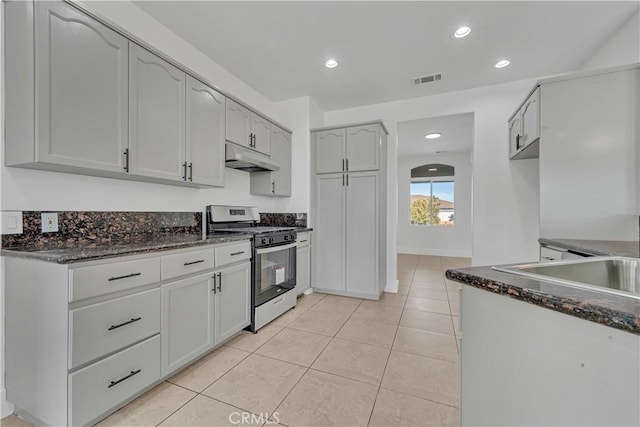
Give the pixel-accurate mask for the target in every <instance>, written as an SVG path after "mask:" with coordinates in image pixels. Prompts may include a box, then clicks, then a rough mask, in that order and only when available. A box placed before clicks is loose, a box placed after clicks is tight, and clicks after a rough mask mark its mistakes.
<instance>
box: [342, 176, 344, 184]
mask: <svg viewBox="0 0 640 427" xmlns="http://www.w3.org/2000/svg"><path fill="white" fill-rule="evenodd" d="M342 186H343V187H344V174H342Z"/></svg>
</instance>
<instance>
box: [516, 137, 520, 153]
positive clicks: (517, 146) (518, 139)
mask: <svg viewBox="0 0 640 427" xmlns="http://www.w3.org/2000/svg"><path fill="white" fill-rule="evenodd" d="M519 149H520V134H518V135H516V150H519Z"/></svg>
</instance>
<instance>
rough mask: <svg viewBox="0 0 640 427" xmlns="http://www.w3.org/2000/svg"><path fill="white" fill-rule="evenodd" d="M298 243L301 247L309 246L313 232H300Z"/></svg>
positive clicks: (297, 238)
mask: <svg viewBox="0 0 640 427" xmlns="http://www.w3.org/2000/svg"><path fill="white" fill-rule="evenodd" d="M296 243H297V246H298V247H299V248H304V247H306V246H309V245H310V244H311V233H309V232H308V231H304V232H302V233H298V235H297V237H296Z"/></svg>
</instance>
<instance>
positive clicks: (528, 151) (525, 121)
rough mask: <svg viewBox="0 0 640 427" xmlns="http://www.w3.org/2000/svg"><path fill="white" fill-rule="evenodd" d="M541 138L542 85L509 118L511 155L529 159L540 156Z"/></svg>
mask: <svg viewBox="0 0 640 427" xmlns="http://www.w3.org/2000/svg"><path fill="white" fill-rule="evenodd" d="M539 139H540V87H537V88H536V89H535V90H534V91H533V92H532V93H531V95H529V97H528V98H527V100H526V101H525V102H524V103H523V104H522V105H521V106H520V108H519V109H518V111H516V112H515V113H514V114H513V116H511V118H510V119H509V157H510V158H511V159H529V158H534V157H538V153H539V149H538V144H534V143H536V142H538V141H539Z"/></svg>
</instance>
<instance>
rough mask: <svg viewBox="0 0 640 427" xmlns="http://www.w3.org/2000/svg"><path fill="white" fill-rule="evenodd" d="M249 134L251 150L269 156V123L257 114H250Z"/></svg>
mask: <svg viewBox="0 0 640 427" xmlns="http://www.w3.org/2000/svg"><path fill="white" fill-rule="evenodd" d="M251 132H252V133H253V149H254V150H256V151H260V152H261V153H264V154H267V155H269V154H271V122H270V121H269V120H267V119H264V118H262V117H260V116H258V115H257V114H251Z"/></svg>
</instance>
